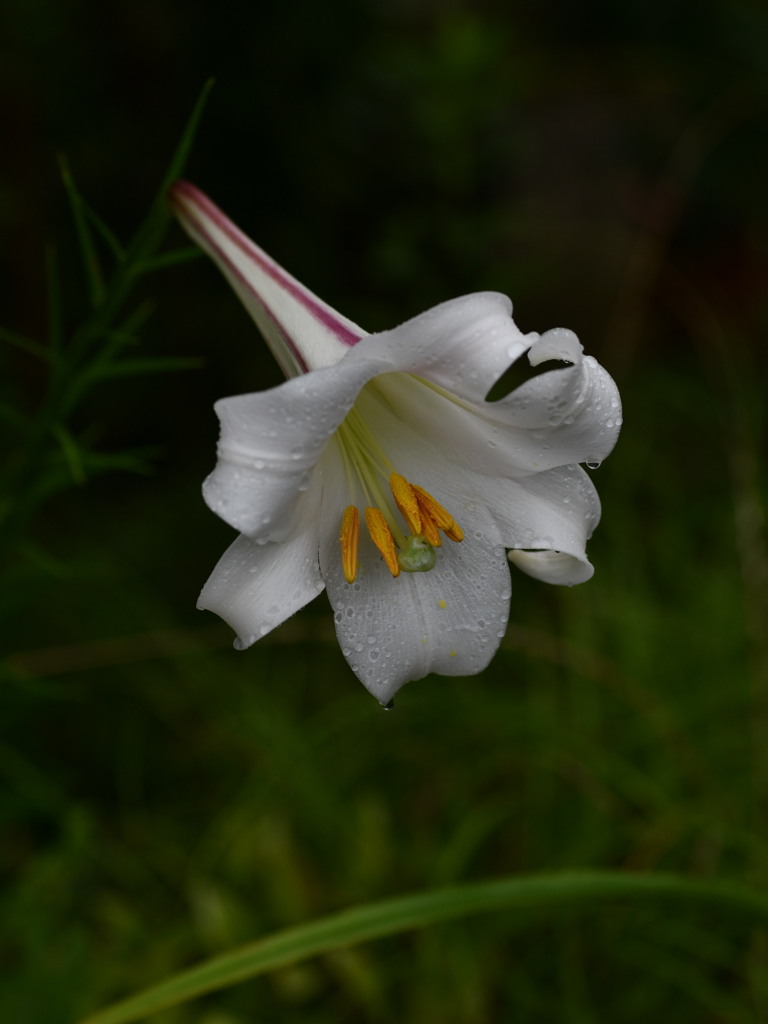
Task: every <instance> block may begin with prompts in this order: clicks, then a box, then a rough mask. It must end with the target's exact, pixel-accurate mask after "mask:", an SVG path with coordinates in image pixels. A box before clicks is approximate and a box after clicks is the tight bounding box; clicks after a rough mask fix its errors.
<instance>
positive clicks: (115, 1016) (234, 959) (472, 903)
mask: <svg viewBox="0 0 768 1024" xmlns="http://www.w3.org/2000/svg"><path fill="white" fill-rule="evenodd" d="M655 900H658V901H662V902H663V903H664V907H665V910H667V909H668V907H669V905H670V904H671V903H677V904H683V905H685V904H688V905H691V906H696V905H698V906H710V907H713V908H717V909H718V911H720V912H721V913H722V912H726V911H727V912H730V913H735V914H741V915H745V916H747V917H748V918H752V919H755V920H757V921H760V922H762V923H768V898H766V897H765V896H763V895H762V894H758V893H755V892H753V891H752V890H750V889H747V888H744V887H737V886H733V885H730V884H726V883H721V882H708V881H698V880H692V879H686V878H682V877H678V876H675V875H640V874H636V875H633V874H625V873H622V872H578V873H562V874H551V875H528V876H522V877H517V878H505V879H499V880H497V881H491V882H480V883H474V884H471V885H463V886H456V887H455V888H449V889H439V890H433V891H431V892H423V893H416V894H415V895H411V896H402V897H398V898H395V899H389V900H382V901H381V902H379V903H369V904H364V905H362V906H358V907H353V908H351V909H350V910H344V911H342V912H341V913H338V914H332V915H330V916H328V917H324V918H321V919H320V920H317V921H312V922H310V923H309V924H305V925H299V926H297V927H293V928H288V929H286V930H284V931H280V932H276V933H275V934H273V935H270V936H267V937H266V938H264V939H261V940H259V941H257V942H254V943H251V944H249V945H247V946H241V947H239V948H238V949H234V950H232V951H231V952H229V953H224V954H223V955H221V956H217V957H214V958H213V959H211V960H207V961H204V962H203V963H201V964H199V965H198V966H196V967H192V968H190V969H189V970H186V971H183V972H181V973H180V974H175V975H172V976H171V977H170V978H166V980H165V981H162V982H160V983H159V984H157V985H155V986H153V987H151V988H149V989H145V990H144V991H143V992H140V993H138V994H137V995H134V996H132V997H131V998H129V999H127V1000H125V1001H124V1002H121V1003H118V1004H115V1005H113V1006H111V1007H108V1008H107V1009H104V1010H101V1011H99V1012H98V1013H96V1014H94V1015H92V1016H90V1017H88V1018H87V1019H85V1020H83V1021H81V1022H80V1024H130V1022H132V1021H137V1020H142V1019H143V1018H144V1017H146V1016H148V1015H149V1014H151V1013H156V1012H157V1011H159V1010H163V1009H166V1008H168V1007H170V1006H176V1005H178V1004H179V1003H183V1002H186V1001H188V1000H190V999H194V998H196V997H197V996H200V995H203V994H204V993H207V992H213V991H216V990H217V989H222V988H225V987H227V986H229V985H234V984H237V983H239V982H242V981H245V980H247V979H249V978H254V977H257V976H258V975H260V974H265V973H267V972H269V971H273V970H277V969H278V968H282V967H287V966H289V965H291V964H296V963H299V962H301V961H303V960H307V959H309V958H311V957H315V956H320V955H322V954H325V953H330V952H333V951H336V950H339V949H344V948H348V947H350V946H356V945H358V944H359V943H361V942H369V941H371V940H372V939H377V938H381V937H383V936H385V935H394V934H397V933H399V932H404V931H410V930H412V929H415V928H424V927H427V926H429V925H433V924H435V923H437V922H439V921H447V920H450V919H452V918H460V917H466V916H468V915H470V914H478V913H482V912H487V911H500V910H505V911H528V912H530V911H532V910H536V911H542V910H548V909H549V910H558V911H559V910H564V909H566V908H578V907H589V906H594V905H596V904H600V903H606V902H612V903H617V902H621V903H627V902H633V901H634V902H639V901H645V902H646V903H647V902H650V901H655Z"/></svg>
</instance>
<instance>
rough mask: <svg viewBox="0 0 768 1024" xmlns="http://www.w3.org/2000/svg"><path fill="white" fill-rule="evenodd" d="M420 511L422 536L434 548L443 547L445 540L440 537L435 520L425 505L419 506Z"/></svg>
mask: <svg viewBox="0 0 768 1024" xmlns="http://www.w3.org/2000/svg"><path fill="white" fill-rule="evenodd" d="M419 511H420V512H421V536H422V537H423V538H424V540H428V541H429V543H430V544H431V545H432V547H433V548H439V547H441V546H442V543H443V538H442V537H441V536H440V531H439V530H438V529H437V524H436V523H435V520H434V519H433V518H432V516H431V515H430V514H429V512H427V510H426V509H425V508H424V506H423V505H420V506H419Z"/></svg>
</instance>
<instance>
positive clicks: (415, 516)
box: [389, 473, 421, 534]
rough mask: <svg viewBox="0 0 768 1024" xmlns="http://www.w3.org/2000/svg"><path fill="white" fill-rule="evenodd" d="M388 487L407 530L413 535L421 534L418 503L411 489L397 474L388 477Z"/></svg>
mask: <svg viewBox="0 0 768 1024" xmlns="http://www.w3.org/2000/svg"><path fill="white" fill-rule="evenodd" d="M389 486H390V489H391V491H392V496H393V498H394V499H395V502H396V503H397V507H398V508H399V509H400V511H401V512H402V514H403V519H404V520H405V521H406V523H407V524H408V529H409V530H410V531H411V533H413V534H418V533H421V514H420V513H419V502H418V499H417V498H416V493H415V491H414V489H413V487H412V486H411V485H410V484H409V483H408V481H407V480H406V479H405V477H404V476H400V474H399V473H392V474H390V477H389Z"/></svg>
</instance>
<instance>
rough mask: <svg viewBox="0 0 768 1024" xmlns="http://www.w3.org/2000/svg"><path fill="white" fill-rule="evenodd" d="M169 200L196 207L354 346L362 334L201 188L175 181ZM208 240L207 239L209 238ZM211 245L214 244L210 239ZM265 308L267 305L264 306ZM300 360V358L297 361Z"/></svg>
mask: <svg viewBox="0 0 768 1024" xmlns="http://www.w3.org/2000/svg"><path fill="white" fill-rule="evenodd" d="M170 198H171V202H173V201H174V200H176V201H177V202H180V201H183V200H185V199H186V200H187V201H188V202H189V203H190V204H191V205H192V207H197V208H198V209H199V210H200V212H201V214H202V215H203V216H204V217H207V218H208V219H210V220H211V221H212V222H213V223H214V224H215V225H216V226H217V227H218V228H219V229H220V230H221V231H222V232H224V234H226V235H227V237H228V238H229V239H230V241H231V242H233V243H234V244H235V245H236V246H237V247H238V249H240V250H241V252H243V253H244V254H245V255H246V256H247V258H248V259H249V260H252V261H253V262H254V263H255V264H256V265H257V266H258V267H259V268H260V269H261V270H262V271H263V272H264V273H265V274H267V275H268V276H269V277H271V278H272V279H273V281H275V282H276V283H277V284H279V285H280V287H281V288H283V289H284V290H285V291H286V292H287V293H288V294H289V295H291V296H293V298H294V299H296V300H297V301H298V302H299V303H301V305H302V306H304V308H305V309H306V310H308V311H309V313H310V314H311V315H312V316H313V317H314V318H315V320H317V321H319V322H320V323H321V324H323V326H324V327H326V328H327V329H328V330H329V331H330V332H331V333H332V334H333V335H335V337H336V338H337V339H338V340H339V341H340V342H341V343H342V344H344V345H348V346H352V345H356V344H357V343H358V341H360V339H361V338H362V337H364V334H362V333H360V332H358V331H354V330H352V329H351V328H350V327H348V326H347V324H345V323H344V322H343V321H342V320H340V319H339V318H338V316H337V315H336V314H334V312H333V310H332V309H330V307H327V306H325V305H323V304H321V303H320V302H319V301H318V300H317V299H316V298H315V296H314V295H312V294H311V293H309V292H307V291H306V289H304V288H303V287H302V286H301V285H300V284H299V283H298V281H296V280H294V279H293V278H292V277H290V276H289V275H288V274H287V273H286V272H285V271H284V270H283V269H282V267H280V266H279V265H278V264H277V263H275V262H274V261H273V260H272V259H270V257H269V256H267V254H266V253H265V252H264V251H263V250H262V249H260V248H259V247H258V246H257V245H256V244H255V243H254V242H252V241H251V239H250V238H248V236H247V235H245V234H243V232H242V231H240V229H239V228H238V227H236V226H235V225H234V224H233V223H232V221H231V220H230V219H229V218H228V217H227V216H226V214H225V213H224V212H223V211H222V210H220V209H219V207H218V206H216V204H215V203H213V202H212V201H211V200H210V199H209V198H208V197H207V196H206V195H204V194H203V193H202V192H201V191H200V189H198V188H196V187H195V186H194V185H192V184H190V183H189V182H188V181H177V182H175V183H174V185H173V186H172V188H171V191H170ZM198 227H199V228H200V230H201V231H202V232H203V234H205V235H206V236H207V235H208V233H207V232H206V231H205V228H204V226H203V225H202V224H201V223H200V222H199V221H198ZM209 242H210V239H209ZM210 244H212V245H213V243H212V242H210ZM214 247H215V248H216V251H217V252H218V253H219V255H220V256H221V257H222V259H223V260H224V261H225V262H226V263H227V265H228V266H229V267H230V268H231V269H232V271H233V272H234V273H235V274H237V276H238V277H239V278H240V280H241V281H242V282H243V284H244V285H245V286H246V287H247V288H248V290H249V291H251V292H252V293H253V294H254V295H255V296H256V297H257V298H258V300H259V302H260V303H261V304H262V306H264V303H263V300H262V298H261V296H260V295H259V294H258V292H256V290H255V289H254V287H253V285H252V284H251V282H250V281H247V280H246V279H245V278H244V277H243V275H242V274H241V273H240V272H239V271H238V270H237V269H236V268H235V267H234V266H233V264H232V262H231V260H229V259H227V257H226V256H224V254H223V253H222V251H221V249H219V247H218V246H214ZM264 308H265V309H266V307H264ZM267 312H268V313H269V316H270V318H271V319H272V320H273V321H274V322H275V324H276V325H277V326H278V327H279V328H280V331H281V333H282V334H283V335H284V336H285V337H286V340H287V341H288V343H289V345H290V348H291V351H295V347H294V346H293V345H292V344H291V343H290V341H289V339H288V337H287V335H285V332H284V331H283V329H282V327H280V325H279V322H278V321H277V320H276V318H275V317H274V315H273V314H272V312H271V311H269V310H267ZM300 362H301V363H303V360H300Z"/></svg>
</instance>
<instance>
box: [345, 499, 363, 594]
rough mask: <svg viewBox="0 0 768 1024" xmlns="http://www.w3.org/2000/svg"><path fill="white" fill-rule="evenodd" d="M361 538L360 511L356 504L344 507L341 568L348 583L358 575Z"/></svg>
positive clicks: (352, 581) (353, 580)
mask: <svg viewBox="0 0 768 1024" xmlns="http://www.w3.org/2000/svg"><path fill="white" fill-rule="evenodd" d="M359 539H360V513H359V512H358V511H357V509H356V508H355V506H354V505H348V506H347V507H346V508H345V509H344V518H343V519H342V520H341V568H342V569H343V571H344V579H345V580H346V581H347V583H354V582H355V579H356V577H357V543H358V540H359Z"/></svg>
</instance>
